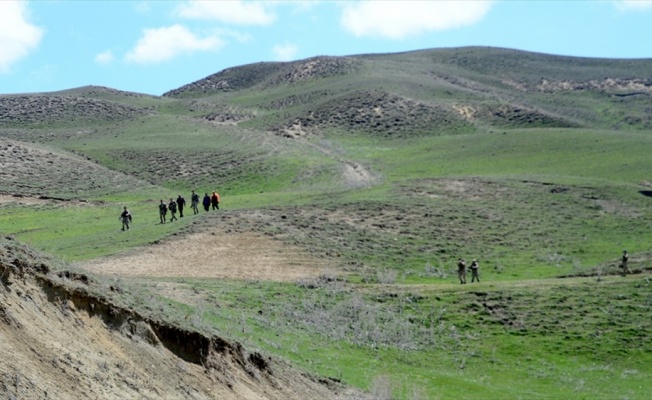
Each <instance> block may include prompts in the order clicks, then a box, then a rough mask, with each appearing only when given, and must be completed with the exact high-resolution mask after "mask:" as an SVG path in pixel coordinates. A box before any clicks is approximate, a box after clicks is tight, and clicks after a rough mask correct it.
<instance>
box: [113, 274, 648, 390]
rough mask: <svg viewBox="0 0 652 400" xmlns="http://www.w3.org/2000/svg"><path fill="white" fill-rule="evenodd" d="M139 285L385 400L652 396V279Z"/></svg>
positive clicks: (201, 324)
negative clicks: (171, 293)
mask: <svg viewBox="0 0 652 400" xmlns="http://www.w3.org/2000/svg"><path fill="white" fill-rule="evenodd" d="M113 284H114V285H115V283H113ZM118 284H119V285H122V284H125V282H123V283H118ZM139 285H140V287H141V288H142V287H146V288H148V289H147V290H148V291H150V294H149V295H147V294H142V295H141V296H140V300H138V301H137V302H136V303H134V304H132V305H134V306H135V307H141V308H142V307H143V306H144V307H146V308H147V309H148V310H153V312H160V313H162V315H166V318H170V319H172V320H176V322H177V323H179V324H182V325H188V324H191V325H193V326H194V327H195V328H197V329H199V330H202V331H205V332H211V333H215V334H219V335H223V336H227V337H231V338H235V339H237V340H240V341H242V342H244V343H245V345H246V346H247V347H248V348H250V349H261V350H262V351H264V352H267V353H271V354H275V355H277V356H282V357H284V358H286V359H288V360H291V361H292V362H293V363H295V364H297V365H299V366H300V367H301V368H305V369H306V370H308V371H312V372H315V373H318V374H320V375H325V376H329V377H332V378H335V379H340V380H342V381H344V382H346V383H347V384H352V385H356V386H359V387H363V388H366V389H368V390H370V391H371V392H372V393H374V394H376V395H378V396H379V397H382V396H386V397H382V398H392V399H409V400H412V399H422V398H428V399H430V398H441V399H458V398H468V399H477V398H488V399H504V398H522V399H566V398H581V399H614V398H628V399H645V398H646V396H648V394H649V389H650V384H649V381H650V378H652V368H651V367H650V366H651V365H652V363H651V362H652V356H651V354H652V336H651V335H650V332H652V320H650V318H649V316H650V315H651V312H652V280H650V279H649V277H646V276H635V277H627V278H622V277H609V278H603V279H600V280H597V279H596V278H573V279H561V280H541V281H529V282H523V283H521V284H516V285H514V284H512V283H482V284H473V285H470V284H469V285H466V286H460V285H448V286H440V287H432V286H429V285H423V286H418V287H417V286H396V285H358V284H350V283H345V282H342V281H337V280H331V279H328V277H325V276H324V277H320V278H315V279H314V280H306V281H303V282H299V283H296V284H282V283H270V282H235V281H223V280H210V279H209V280H207V279H202V280H189V279H186V280H164V281H163V282H161V281H157V280H146V281H141V282H140V284H139ZM170 285H174V287H175V295H174V298H176V299H185V301H183V302H180V301H179V300H175V301H171V300H170V299H169V298H167V297H159V295H156V294H154V293H156V292H157V291H158V290H160V289H163V290H164V292H166V293H169V288H170ZM132 289H133V288H130V289H129V290H127V291H125V292H126V293H134V291H133V290H132ZM141 290H142V289H141ZM125 296H127V295H125ZM130 296H131V295H130ZM138 303H139V304H138Z"/></svg>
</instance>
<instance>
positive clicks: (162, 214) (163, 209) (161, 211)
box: [158, 199, 168, 224]
mask: <svg viewBox="0 0 652 400" xmlns="http://www.w3.org/2000/svg"><path fill="white" fill-rule="evenodd" d="M167 213H168V206H167V205H166V204H165V203H164V202H163V199H161V204H159V205H158V215H159V217H161V223H162V224H164V223H165V216H166V215H167Z"/></svg>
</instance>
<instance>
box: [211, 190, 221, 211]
mask: <svg viewBox="0 0 652 400" xmlns="http://www.w3.org/2000/svg"><path fill="white" fill-rule="evenodd" d="M211 205H212V206H213V210H219V209H220V195H219V194H217V192H213V194H212V195H211Z"/></svg>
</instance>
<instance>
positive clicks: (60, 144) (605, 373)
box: [0, 47, 652, 400]
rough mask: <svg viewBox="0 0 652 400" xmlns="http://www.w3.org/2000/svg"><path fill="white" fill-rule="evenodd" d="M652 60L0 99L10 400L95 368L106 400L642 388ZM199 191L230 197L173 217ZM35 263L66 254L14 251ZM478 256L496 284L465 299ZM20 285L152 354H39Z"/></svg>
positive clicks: (99, 331) (5, 374)
mask: <svg viewBox="0 0 652 400" xmlns="http://www.w3.org/2000/svg"><path fill="white" fill-rule="evenodd" d="M649 71H652V59H641V60H612V59H589V58H578V57H565V56H564V57H562V56H555V55H547V54H536V53H529V52H523V51H518V50H511V49H501V48H484V47H468V48H449V49H428V50H420V51H413V52H406V53H397V54H365V55H352V56H348V57H331V56H320V57H314V58H310V59H306V60H298V61H294V62H285V63H280V62H279V63H255V64H250V65H243V66H235V67H232V68H229V69H226V70H223V71H219V72H217V73H215V74H213V75H210V76H207V77H205V78H204V79H201V80H198V81H196V82H192V83H189V84H187V85H184V86H182V87H180V88H176V89H171V90H170V91H168V92H167V93H165V94H164V95H163V96H160V97H157V96H149V95H145V94H138V93H131V92H123V91H119V90H116V89H111V88H103V87H96V86H89V87H82V88H73V89H70V90H65V91H61V92H56V93H34V94H21V95H4V96H3V95H0V165H1V166H2V169H1V170H0V227H2V233H3V236H8V237H10V238H11V239H7V240H8V241H6V242H4V243H3V245H2V247H0V250H1V252H0V255H2V257H3V259H2V268H3V271H5V272H6V273H5V274H4V275H3V276H4V277H5V278H7V279H9V278H10V279H11V282H7V281H6V279H5V278H3V279H5V281H3V282H5V283H4V285H3V287H2V290H1V293H2V296H3V297H2V303H0V305H1V306H2V308H0V310H4V311H3V312H2V314H0V316H4V317H3V318H2V319H1V321H4V322H1V323H2V324H3V325H0V334H2V335H3V336H4V337H6V338H9V339H11V340H13V341H14V342H16V343H20V346H22V347H20V348H21V349H23V350H24V351H23V350H21V352H19V353H12V354H14V355H12V357H14V358H16V363H15V365H16V367H15V368H13V369H11V368H8V369H7V368H5V369H3V370H2V371H1V372H2V385H1V386H0V392H3V393H6V394H10V395H12V396H19V395H20V393H29V394H30V396H32V397H34V398H38V393H40V392H39V391H43V390H47V391H49V392H51V393H54V392H52V390H54V389H53V387H54V386H56V385H54V384H53V383H52V382H53V380H52V379H55V380H56V379H81V378H75V377H79V376H81V375H78V374H81V371H83V370H85V369H88V368H90V367H89V365H92V367H93V368H92V370H93V372H92V373H93V374H94V376H96V377H97V379H86V380H84V382H85V383H86V384H87V385H89V386H88V387H89V389H88V391H87V392H84V393H85V394H86V395H88V394H89V393H92V395H94V396H99V397H100V398H110V397H111V396H118V395H119V396H127V397H129V396H132V397H134V396H141V397H145V398H166V397H165V395H164V394H163V393H167V391H168V390H172V389H170V388H169V384H170V382H177V380H179V382H181V381H182V380H183V379H185V378H183V377H184V376H187V377H188V379H192V380H194V381H193V382H196V385H199V386H197V387H201V390H199V389H198V390H199V392H200V394H196V393H195V394H193V396H195V397H196V398H218V397H219V396H227V394H228V393H230V394H229V396H232V397H231V398H284V397H283V396H288V397H292V396H296V397H297V398H301V396H308V397H314V398H360V399H362V398H367V397H368V398H374V399H384V398H386V399H390V398H391V399H410V400H415V399H425V398H428V399H429V398H490V399H491V398H496V399H498V398H541V399H544V398H598V399H612V398H636V399H637V398H641V399H642V398H645V396H646V395H647V393H648V392H649V390H650V389H651V386H650V384H649V380H650V379H649V378H650V377H651V375H652V369H651V368H650V365H652V363H651V362H652V359H651V358H650V354H652V336H651V334H650V333H651V332H652V325H651V321H650V319H649V315H650V312H651V311H652V296H651V295H650V293H651V292H650V275H649V274H650V270H651V266H650V258H651V255H652V252H651V250H650V249H651V248H652V235H651V234H650V232H649V227H650V226H652V204H651V203H650V201H651V199H650V198H651V197H652V195H651V194H650V193H652V189H650V187H651V186H652V183H650V182H652V176H651V172H650V171H652V158H650V157H649V154H650V152H651V151H652V119H651V118H652V76H650V72H649ZM191 190H196V191H197V192H199V193H200V195H203V194H204V193H210V192H212V191H218V192H219V193H220V194H221V196H222V204H221V206H220V210H219V211H208V212H207V211H203V210H200V212H199V213H198V214H195V213H193V212H192V211H191V210H189V209H188V208H186V210H185V212H184V213H185V216H184V217H183V218H179V221H175V222H173V223H166V224H159V218H158V214H157V204H158V202H159V201H160V200H161V199H163V200H165V201H167V200H168V199H172V198H176V197H177V196H179V195H183V196H185V197H186V200H187V201H189V195H190V191H191ZM125 206H126V207H129V209H130V210H131V212H132V214H133V215H134V222H133V225H132V229H130V230H129V231H127V232H121V231H120V229H119V221H118V220H117V216H118V215H119V213H120V211H121V210H122V208H123V207H125ZM16 242H19V243H25V244H27V245H29V248H28V249H23V250H20V251H19V250H17V247H16ZM21 246H22V245H21ZM21 249H22V247H21ZM33 249H35V250H33ZM624 249H627V250H628V251H629V253H630V254H631V259H630V261H629V263H630V265H629V267H630V269H631V270H632V272H633V273H632V274H630V275H627V276H621V270H620V269H619V268H618V265H619V257H620V254H621V253H622V251H623V250H624ZM33 251H40V252H44V253H48V254H50V255H52V256H54V258H55V259H57V260H58V261H56V262H55V261H53V260H50V259H48V260H44V261H40V259H39V261H38V262H36V263H33V262H32V261H30V262H29V263H27V264H24V263H23V262H22V261H20V260H23V259H25V260H33V259H38V257H37V256H35V255H33V253H32V252H33ZM39 257H40V256H39ZM460 257H461V258H466V259H467V261H470V260H471V259H478V260H479V262H480V266H481V267H480V271H481V272H480V277H481V283H470V282H469V283H468V284H466V285H460V282H459V280H458V279H457V272H456V264H457V261H458V259H459V258H460ZM23 264H24V265H25V266H27V265H28V264H29V265H30V267H29V268H27V270H29V271H28V273H22V272H21V273H19V274H17V273H15V272H11V271H16V270H17V268H18V269H20V268H22V267H21V265H23ZM41 264H42V265H44V267H40V265H41ZM46 270H47V271H46ZM7 271H9V272H7ZM10 272H11V275H10ZM71 276H72V277H73V279H71V278H70V277H71ZM81 276H83V277H85V278H84V280H90V282H91V284H89V283H83V282H81V283H80V282H79V280H78V279H75V278H74V277H77V278H79V277H81ZM8 277H9V278H8ZM16 277H20V278H16ZM44 282H45V283H44ZM47 282H50V283H47ZM44 285H45V286H44ZM48 285H49V286H52V285H56V286H57V288H59V289H57V290H58V291H60V292H61V293H73V292H74V290H77V289H75V288H79V287H81V288H84V293H86V294H85V295H84V296H82V297H80V298H76V297H74V296H73V297H69V295H68V294H66V296H64V297H66V299H65V301H64V300H62V299H61V298H59V299H58V300H57V298H55V297H56V296H53V295H49V296H48V293H51V292H48V290H50V289H47V287H48ZM66 288H68V289H66ZM87 292H88V293H87ZM24 293H30V297H31V298H32V300H33V299H35V298H38V301H37V302H36V303H37V304H38V307H39V308H41V309H43V310H46V311H44V315H46V320H48V319H57V321H56V324H57V325H56V326H57V327H58V328H57V329H59V330H63V331H65V332H67V331H68V329H69V330H70V331H69V332H70V334H72V332H73V331H74V328H72V327H71V326H72V324H78V325H79V326H82V327H83V328H84V329H81V330H80V332H76V333H75V335H76V336H75V343H84V341H88V337H89V335H90V337H95V336H93V335H97V337H98V338H100V337H101V338H105V337H110V338H111V343H112V344H111V345H112V346H116V348H117V347H120V348H122V349H127V350H124V351H125V353H130V352H132V351H133V352H136V351H137V352H147V354H148V355H147V356H146V357H145V356H142V357H141V358H139V359H138V360H135V361H134V360H132V361H130V358H129V357H128V356H125V357H122V358H120V359H118V358H116V357H113V358H111V357H109V356H108V355H103V350H102V348H101V346H100V347H98V346H96V345H93V347H92V349H91V350H89V354H82V353H80V352H75V351H71V350H70V348H68V350H67V351H68V353H67V354H69V355H70V356H69V357H68V356H66V353H65V351H64V350H61V348H60V347H57V346H59V345H58V344H56V341H54V340H53V342H51V343H42V342H39V344H38V346H39V347H38V350H35V351H36V353H43V354H45V350H43V349H47V352H48V353H47V354H51V355H50V356H48V357H49V358H48V357H41V358H35V356H34V352H35V351H32V352H31V353H30V351H29V346H30V343H31V342H33V341H34V340H35V339H30V340H28V339H20V340H19V338H21V337H31V336H30V335H32V334H33V332H35V331H38V330H39V329H44V328H43V326H44V325H42V321H39V320H38V318H37V317H36V316H35V315H36V314H34V313H28V312H23V311H24V309H25V304H27V303H23V302H26V301H30V300H29V299H28V298H27V297H26V295H23V294H24ZM59 297H61V296H59ZM87 299H93V300H92V301H93V302H99V303H101V304H103V305H102V307H109V308H111V307H114V308H115V310H116V313H117V315H118V316H120V315H126V314H129V315H133V318H134V320H136V322H134V323H132V325H133V324H136V325H137V327H140V328H138V329H140V330H139V331H138V332H140V333H139V334H138V335H135V334H134V332H133V329H132V330H131V331H130V330H129V329H131V328H129V326H132V325H129V324H128V323H127V322H125V318H123V317H119V318H118V320H119V321H118V320H116V318H117V317H115V316H112V315H111V314H110V313H108V314H107V312H103V313H101V315H96V314H94V312H93V310H92V308H89V306H88V304H87V303H88V302H89V301H91V300H87ZM100 299H101V301H100ZM62 302H63V303H62ZM99 303H98V304H99ZM21 304H23V306H22V308H21ZM62 304H64V305H65V304H72V305H73V306H74V311H73V312H72V314H70V312H67V311H66V310H68V309H67V308H66V307H68V306H65V307H64V306H62ZM30 307H31V306H30ZM20 310H23V311H20ZM62 310H63V311H62ZM125 313H126V314H125ZM132 313H133V314H132ZM79 321H82V322H79ZM136 325H133V326H136ZM163 327H165V328H163ZM141 328H142V329H141ZM145 328H147V329H145ZM134 329H135V328H134ZM143 329H144V330H143ZM166 329H171V330H174V331H175V332H182V333H183V335H190V336H192V337H195V336H193V335H199V336H197V337H201V341H204V342H205V341H211V340H212V341H214V342H220V341H223V342H224V343H228V346H226V347H224V348H222V350H224V349H226V350H224V352H223V353H222V354H227V353H228V357H227V356H225V357H227V358H225V360H227V361H224V363H223V364H220V365H221V367H219V368H218V367H216V368H208V367H207V366H206V365H204V364H205V362H207V361H206V359H203V358H202V357H205V356H199V357H198V358H197V360H199V361H197V360H195V361H197V362H191V363H190V364H188V363H187V362H188V359H187V357H186V358H184V356H183V354H181V353H180V352H179V349H178V348H176V350H175V348H174V346H173V345H172V344H170V342H169V338H167V339H166V336H165V334H164V333H162V332H163V331H165V330H166ZM143 332H145V334H142V333H143ZM148 332H149V333H148ZM166 332H167V331H166ZM141 334H142V335H141ZM179 334H181V333H179ZM134 335H135V336H134ZM143 335H144V336H143ZM143 337H144V339H143ZM184 337H185V336H184ZM147 338H149V339H147ZM98 340H99V339H98ZM103 340H104V339H103ZM142 340H145V342H147V340H150V342H151V343H141V341H142ZM183 340H184V341H185V339H183ZM130 341H131V342H135V345H136V346H137V349H135V348H131V347H129V346H132V345H134V343H131V342H130ZM5 342H6V341H5ZM130 343H131V344H130ZM34 346H36V345H33V347H34ZM80 346H82V345H81V344H80ZM148 346H149V347H148ZM53 348H54V349H55V350H52V349H53ZM57 349H58V350H57ZM130 349H131V350H130ZM233 349H239V350H238V352H239V353H238V352H235V350H233ZM245 349H246V350H245ZM3 351H5V353H6V354H7V355H8V354H9V350H8V348H5V349H4V350H3ZM184 351H189V352H197V351H198V350H197V348H195V347H193V346H190V345H189V348H188V349H186V350H184ZM5 353H3V354H5ZM153 353H165V354H164V358H148V357H154V356H153V355H152V354H153ZM236 353H237V354H236ZM138 354H141V353H138ZM142 354H144V353H142ZM249 355H251V357H253V358H251V357H250V359H248V358H247V357H248V356H249ZM66 357H68V358H66ZM156 357H159V355H157V356H156ZM243 357H244V358H243ZM103 358H106V359H107V360H109V361H104V364H103V363H102V359H103ZM51 359H54V360H56V362H54V361H52V360H51ZM152 360H158V361H152ZM202 360H203V361H202ZM260 360H263V361H264V360H269V362H270V363H271V364H270V365H272V364H273V365H278V367H276V368H277V370H282V371H284V372H283V377H284V378H283V379H287V381H281V380H278V379H281V378H279V376H278V375H274V376H273V377H271V376H268V375H266V374H268V372H266V371H265V368H263V367H265V365H267V364H265V363H266V362H267V361H265V363H261V362H260ZM141 361H142V362H143V364H142V365H141V364H140V363H141ZM151 362H161V363H162V365H165V366H166V367H165V370H164V371H160V373H158V372H154V371H153V370H150V369H148V368H147V365H145V364H147V363H151ZM35 363H36V364H38V368H44V369H49V368H50V367H49V365H50V364H51V363H54V364H52V365H53V367H52V370H53V371H56V373H57V374H56V376H54V375H52V376H50V377H49V378H47V379H45V378H44V379H43V380H42V382H40V381H39V378H38V377H37V376H36V375H34V374H32V373H31V372H30V371H31V370H30V368H33V366H34V365H36V364H35ZM39 363H40V364H39ZM48 363H50V364H48ZM89 363H90V364H89ZM119 363H127V364H128V365H130V368H131V370H130V371H131V372H129V373H128V374H127V372H124V371H123V372H120V371H118V369H119V368H117V367H114V364H115V365H117V364H119ZM175 363H176V365H177V366H176V367H175ZM277 363H278V364H277ZM105 364H106V366H105V367H103V365H105ZM30 365H32V367H30ZM211 365H212V364H211ZM261 365H262V366H263V367H261ZM75 366H77V369H75ZM224 366H228V368H227V367H224ZM222 367H224V369H220V368H222ZM202 368H204V369H205V370H206V371H207V372H206V375H202V373H201V370H202ZM261 368H262V369H261ZM75 371H77V372H75ZM89 371H90V369H89ZM129 374H131V375H129ZM87 375H88V374H87ZM48 376H49V375H48ZM319 377H322V378H319ZM231 378H233V379H231ZM147 379H150V381H148V384H147V388H148V389H147V392H144V391H142V390H141V391H138V390H136V389H134V387H132V386H133V385H136V384H137V383H138V382H144V381H145V380H147ZM18 380H20V382H18ZM16 382H18V383H16ZM21 382H22V383H21ZM101 382H111V385H108V384H105V385H102V384H100V383H101ZM130 382H131V383H130ZM211 382H214V383H215V384H216V385H217V386H216V389H218V388H219V390H220V391H221V392H220V393H221V394H220V395H215V396H218V397H214V396H212V395H211V394H210V392H209V390H211ZM229 384H230V385H231V386H229ZM12 385H13V386H12ZM182 386H183V385H181V386H178V387H182ZM286 386H287V388H289V390H290V391H288V392H286V391H284V388H286ZM183 387H185V386H183ZM234 388H235V389H234ZM245 388H246V389H245ZM19 389H20V390H19ZM174 390H177V389H174ZM184 390H186V389H182V390H180V391H177V392H174V393H176V394H174V395H173V394H170V396H171V397H172V398H183V397H184V396H185V395H187V394H188V393H189V392H184ZM245 390H247V391H248V392H247V393H249V396H250V397H239V396H244V394H242V393H244V391H245ZM293 390H295V391H293ZM21 391H26V392H21ZM362 391H364V393H363V392H362ZM79 393H82V392H79ZM79 393H78V394H79ZM170 393H173V392H170ZM184 393H186V394H184ZM307 393H309V394H307ZM59 394H60V395H62V396H63V395H64V394H63V392H60V393H59ZM338 396H339V397H338ZM227 397H228V396H227ZM219 398H224V397H219Z"/></svg>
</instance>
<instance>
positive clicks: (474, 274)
mask: <svg viewBox="0 0 652 400" xmlns="http://www.w3.org/2000/svg"><path fill="white" fill-rule="evenodd" d="M478 268H479V265H478V260H475V259H474V260H473V261H471V283H473V282H475V281H476V280H477V281H478V283H480V277H479V276H478Z"/></svg>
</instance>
